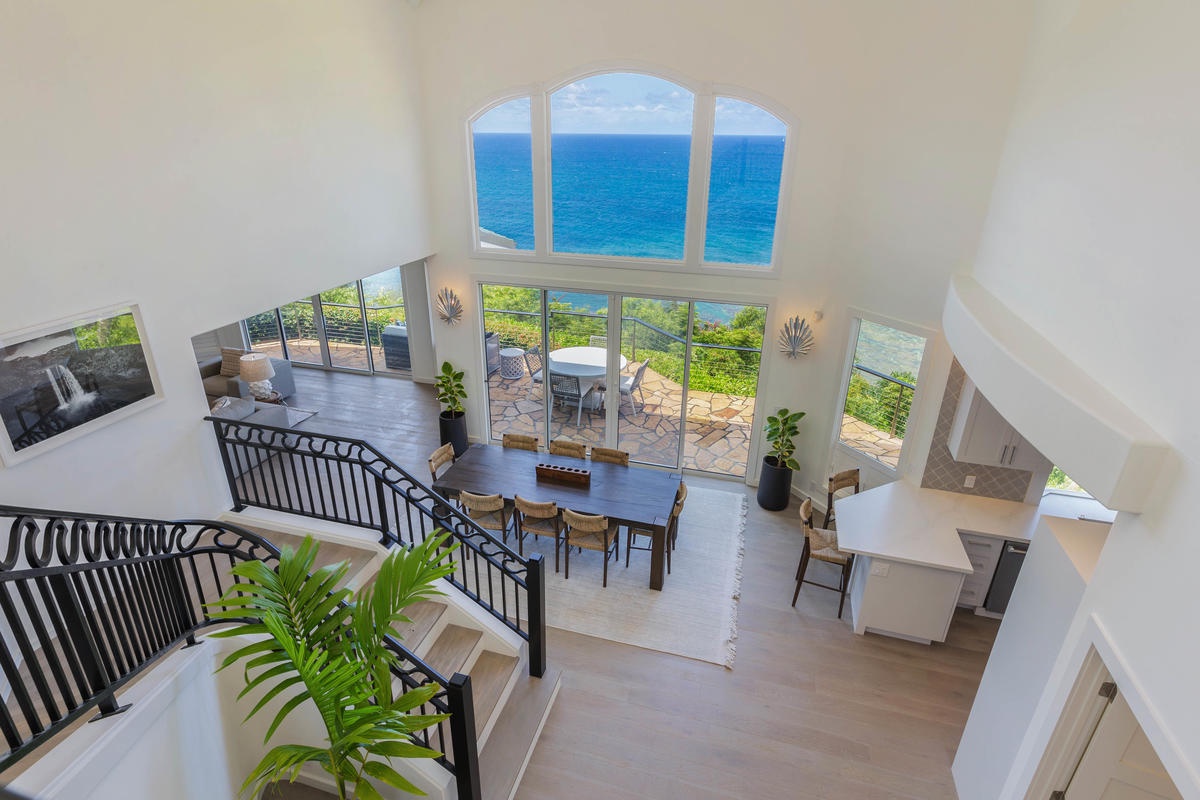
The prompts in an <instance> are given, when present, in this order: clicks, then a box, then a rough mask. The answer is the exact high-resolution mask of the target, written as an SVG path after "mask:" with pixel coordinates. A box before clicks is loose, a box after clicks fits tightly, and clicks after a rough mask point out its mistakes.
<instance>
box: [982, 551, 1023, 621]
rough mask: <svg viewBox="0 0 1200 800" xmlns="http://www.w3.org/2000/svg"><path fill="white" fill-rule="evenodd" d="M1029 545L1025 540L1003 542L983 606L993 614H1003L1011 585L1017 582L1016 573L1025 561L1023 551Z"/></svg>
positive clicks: (1006, 606)
mask: <svg viewBox="0 0 1200 800" xmlns="http://www.w3.org/2000/svg"><path fill="white" fill-rule="evenodd" d="M1028 550H1029V545H1028V544H1027V543H1025V542H1005V543H1004V549H1003V550H1002V551H1001V552H1000V562H999V563H998V564H997V565H996V574H995V575H993V576H992V585H991V588H989V589H988V594H987V599H986V600H985V601H984V602H983V607H984V608H986V609H987V610H988V611H991V612H992V613H994V614H1003V613H1004V609H1006V608H1008V599H1009V598H1010V597H1011V596H1012V591H1013V587H1014V586H1016V584H1017V574H1018V573H1019V572H1020V571H1021V565H1022V564H1023V563H1024V562H1025V553H1026V552H1027V551H1028Z"/></svg>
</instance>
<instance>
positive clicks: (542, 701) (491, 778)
mask: <svg viewBox="0 0 1200 800" xmlns="http://www.w3.org/2000/svg"><path fill="white" fill-rule="evenodd" d="M472 681H474V675H473V674H472ZM561 682H562V670H560V669H557V668H555V667H553V666H549V667H547V668H546V673H545V674H544V675H543V676H542V677H540V678H532V677H530V676H529V675H522V676H520V677H518V678H517V682H516V683H515V684H514V685H513V690H512V693H511V694H510V695H509V696H508V700H507V701H506V702H505V703H504V708H503V709H502V710H501V711H500V716H499V717H497V719H496V724H495V725H494V726H493V727H492V732H491V733H490V734H488V739H487V742H486V743H485V744H484V746H483V749H482V750H481V751H480V753H479V776H480V783H481V784H482V786H483V797H484V800H509V799H510V798H511V797H512V796H513V794H514V793H515V792H516V787H517V784H518V782H519V781H520V780H521V776H522V775H523V774H525V767H526V765H527V764H528V763H529V757H530V755H531V754H532V753H533V747H534V745H535V744H537V739H538V736H539V735H540V734H541V731H542V725H543V724H544V723H545V721H546V717H548V716H549V715H550V706H551V705H553V703H554V698H555V697H556V696H557V695H558V687H559V684H560V683H561Z"/></svg>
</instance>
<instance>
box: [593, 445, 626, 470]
mask: <svg viewBox="0 0 1200 800" xmlns="http://www.w3.org/2000/svg"><path fill="white" fill-rule="evenodd" d="M592 461H599V462H600V463H603V464H620V465H621V466H622V467H628V466H629V453H627V452H626V451H624V450H614V449H612V448H611V447H593V448H592Z"/></svg>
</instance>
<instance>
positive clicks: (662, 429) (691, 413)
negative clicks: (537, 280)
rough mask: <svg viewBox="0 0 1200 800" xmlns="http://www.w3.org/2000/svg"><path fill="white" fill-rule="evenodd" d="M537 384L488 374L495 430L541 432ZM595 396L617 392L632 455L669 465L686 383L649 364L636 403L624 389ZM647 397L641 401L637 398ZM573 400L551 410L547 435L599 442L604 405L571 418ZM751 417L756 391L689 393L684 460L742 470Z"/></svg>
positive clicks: (689, 465)
mask: <svg viewBox="0 0 1200 800" xmlns="http://www.w3.org/2000/svg"><path fill="white" fill-rule="evenodd" d="M541 392H542V387H541V386H537V387H536V388H533V387H532V386H531V383H530V380H529V376H528V375H522V376H521V377H520V378H517V379H505V378H502V377H500V373H499V372H496V373H493V374H492V375H491V377H490V378H489V379H488V397H489V410H490V413H491V423H492V436H493V437H494V438H497V439H499V438H500V437H501V436H502V435H503V434H505V433H524V434H530V435H534V436H541V435H542V433H543V429H542V419H543V417H542V415H543V413H544V412H543V410H542V394H541ZM606 394H607V395H608V396H607V397H603V398H601V396H600V395H594V397H595V403H596V404H597V406H599V403H600V402H615V401H616V400H617V399H619V400H620V402H621V406H620V409H619V412H618V422H617V424H618V426H619V427H618V431H619V433H618V437H617V439H618V446H619V447H620V448H621V449H622V450H628V451H629V454H630V457H631V458H632V459H633V460H634V461H641V462H645V463H651V464H667V465H670V466H673V465H674V464H675V459H676V455H677V450H678V447H679V432H680V417H681V414H682V411H683V409H682V401H683V387H682V386H680V385H679V384H678V383H675V382H674V381H671V380H668V379H667V378H665V377H663V376H662V375H659V374H658V373H657V372H655V371H653V370H651V369H649V368H647V370H646V373H645V375H644V377H643V379H642V391H641V393H640V395H637V394H635V400H636V401H637V404H636V407H635V408H631V407H630V403H629V398H628V397H619V395H618V394H616V393H613V392H607V393H606ZM643 399H644V400H645V404H644V405H643V404H642V402H641V401H642V400H643ZM575 419H576V409H575V407H574V406H573V405H568V406H565V407H563V406H560V405H559V404H557V403H556V404H555V405H554V407H553V409H552V411H551V417H550V435H551V438H558V437H560V436H561V437H564V438H569V439H572V440H575V441H581V442H588V443H590V444H601V443H603V441H604V412H603V410H602V409H601V408H599V407H597V408H596V409H595V411H594V412H593V413H591V414H589V413H588V406H587V405H586V403H585V406H584V413H583V418H582V420H581V421H580V424H579V425H578V426H576V424H575ZM753 425H754V398H753V397H740V396H737V395H728V394H718V393H714V392H699V391H692V392H689V393H688V403H687V414H686V420H685V422H684V429H683V430H684V454H683V465H682V466H683V468H685V469H697V470H704V471H706V472H717V473H720V474H722V475H736V476H739V477H741V476H744V475H745V474H746V459H747V457H748V456H749V453H750V433H751V430H752V429H753Z"/></svg>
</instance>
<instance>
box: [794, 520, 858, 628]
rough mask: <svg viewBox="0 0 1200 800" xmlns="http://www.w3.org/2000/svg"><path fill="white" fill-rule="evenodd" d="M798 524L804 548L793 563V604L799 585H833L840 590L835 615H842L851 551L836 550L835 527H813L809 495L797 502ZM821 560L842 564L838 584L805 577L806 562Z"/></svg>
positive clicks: (848, 580)
mask: <svg viewBox="0 0 1200 800" xmlns="http://www.w3.org/2000/svg"><path fill="white" fill-rule="evenodd" d="M800 525H801V528H802V529H803V531H804V549H803V550H801V551H800V564H799V565H798V566H797V567H796V591H795V592H794V593H793V594H792V606H793V607H795V605H796V598H798V597H799V596H800V586H801V585H802V584H805V583H811V584H812V585H813V586H820V587H821V588H822V589H832V590H833V591H835V592H838V593H840V594H841V596H842V599H841V600H840V601H839V602H838V619H841V618H842V609H843V608H844V607H845V605H846V590H847V589H849V588H850V570H851V568H852V567H853V566H854V554H853V553H843V552H842V551H841V550H838V541H837V531H830V530H826V529H824V528H814V527H813V524H812V498H811V497H810V498H806V499H805V500H804V502H803V503H801V504H800ZM814 558H815V559H816V560H817V561H824V562H825V563H827V564H834V565H835V566H839V567H841V568H842V574H841V581H839V583H838V585H837V586H829V585H828V584H824V583H817V582H816V581H810V580H808V579H807V578H805V577H804V575H805V573H807V572H808V562H809V561H810V560H811V559H814Z"/></svg>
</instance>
